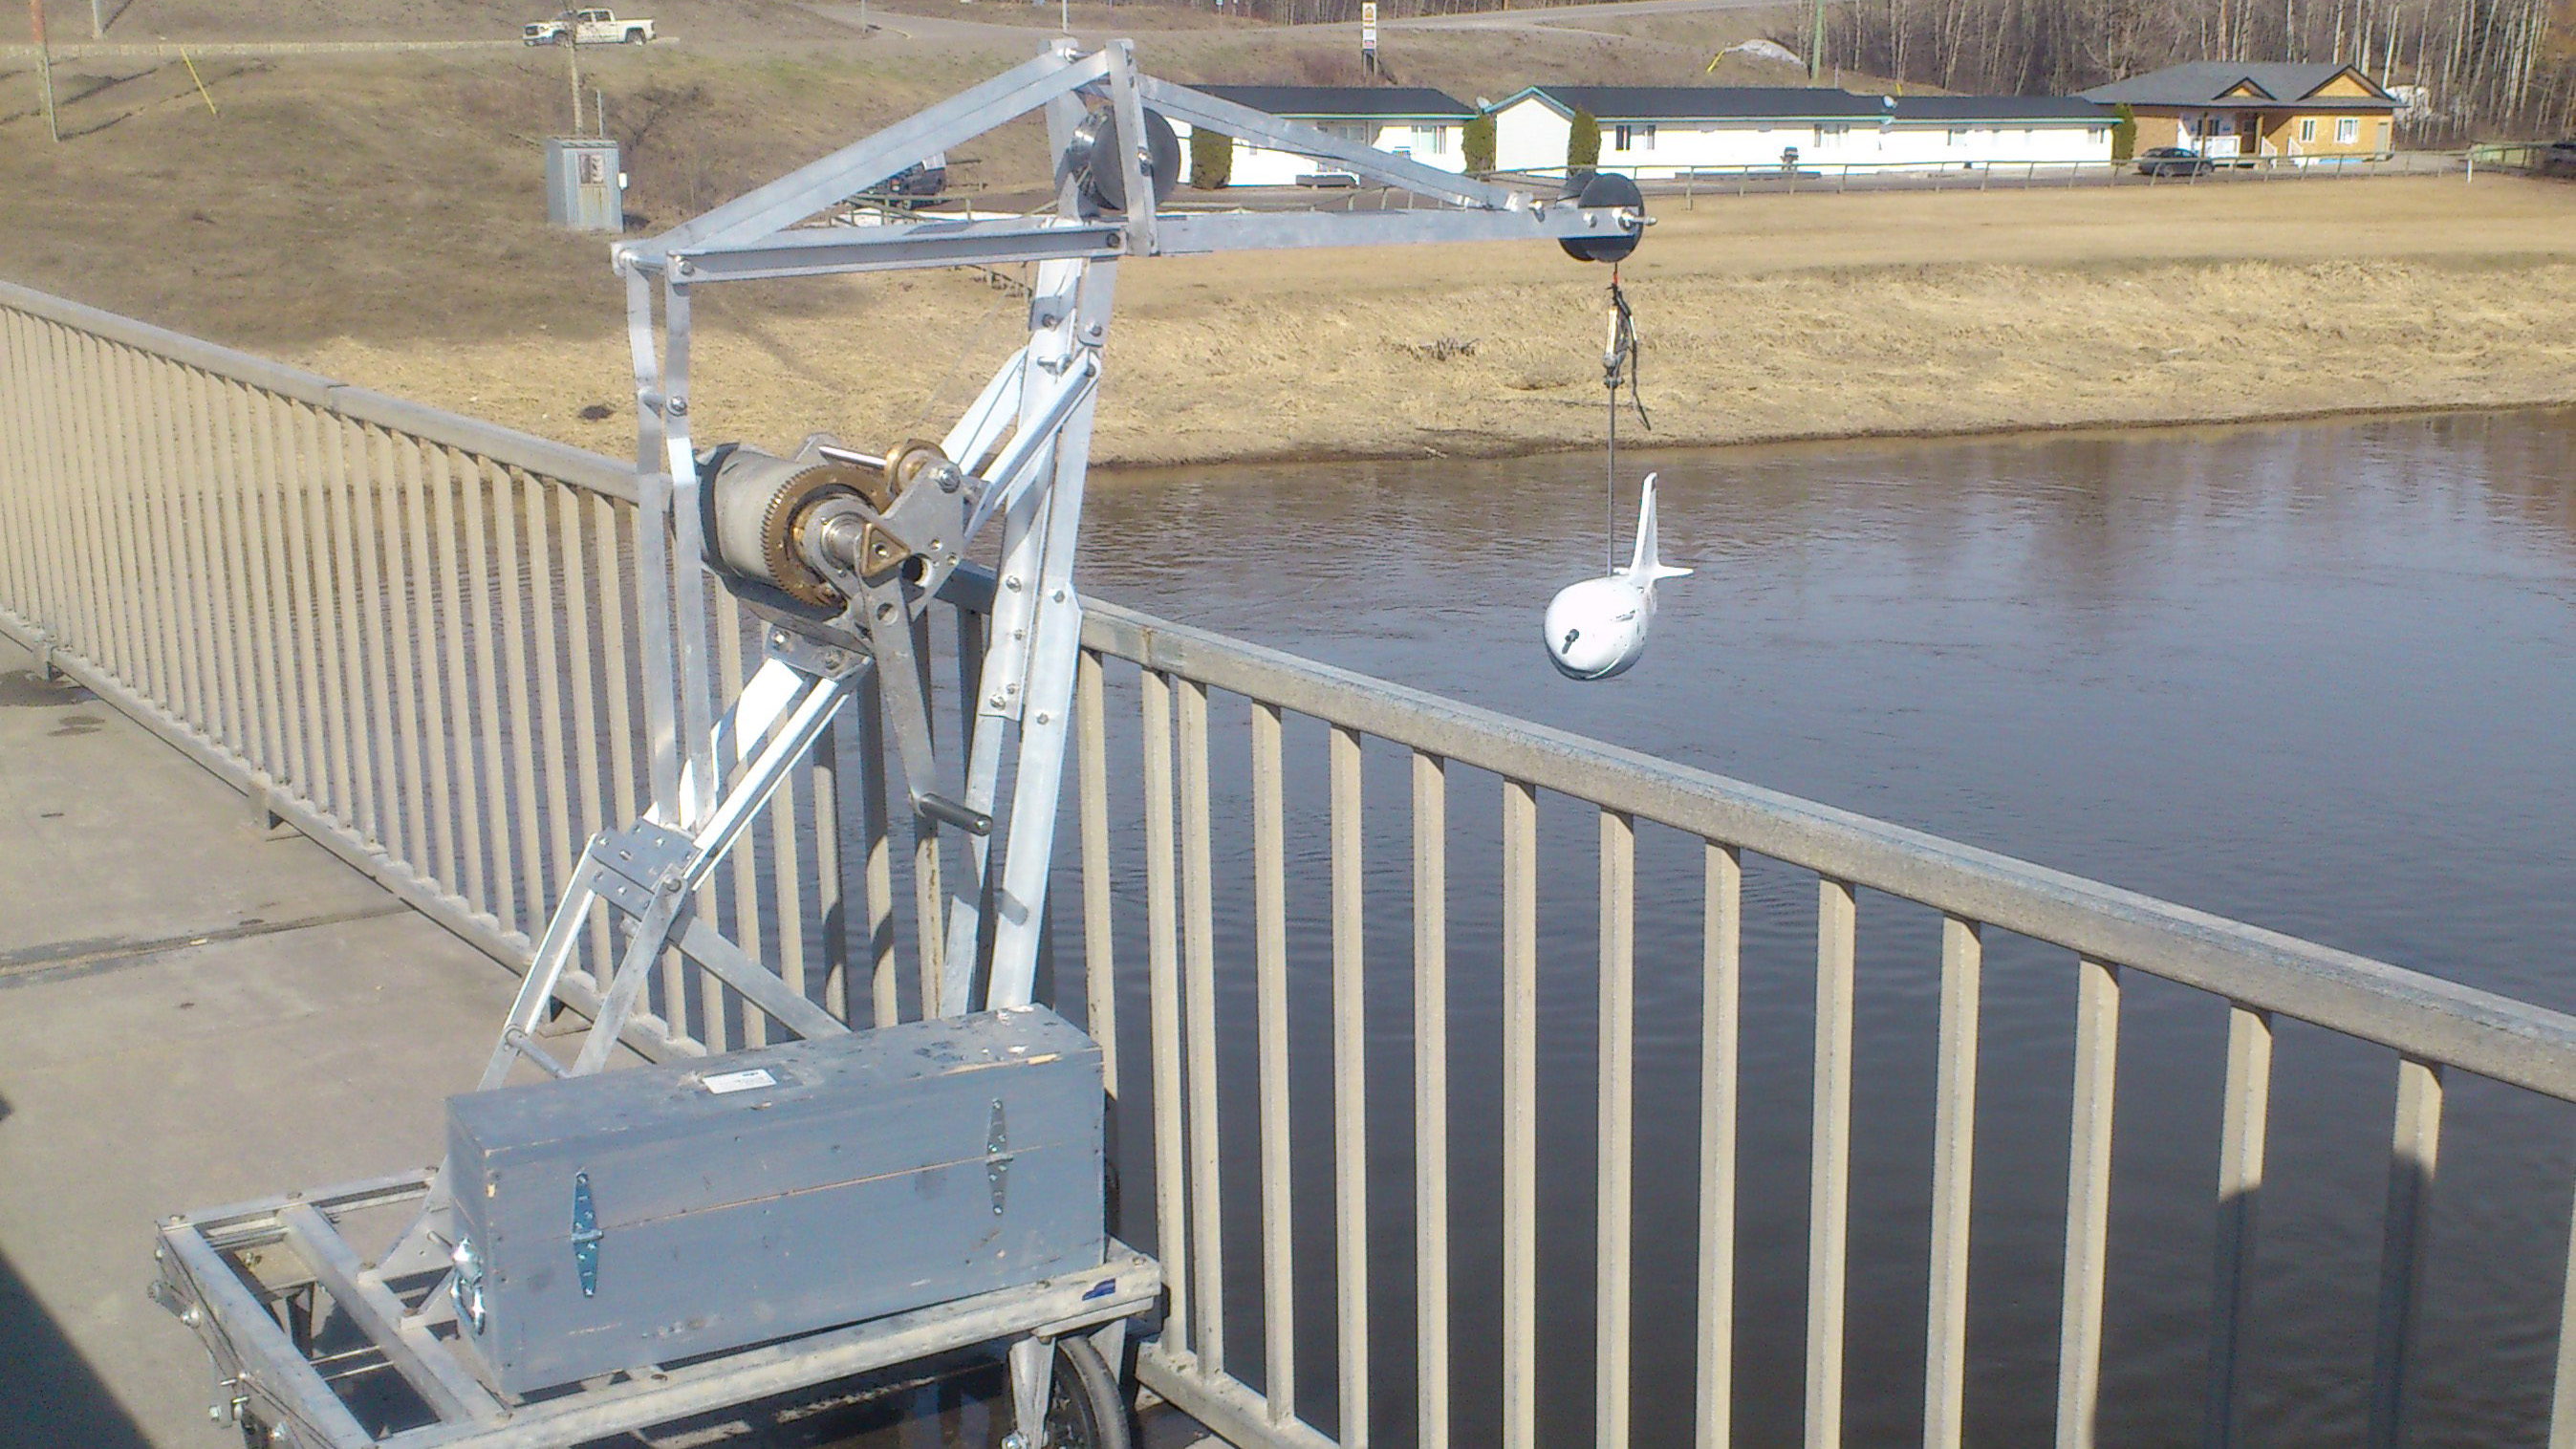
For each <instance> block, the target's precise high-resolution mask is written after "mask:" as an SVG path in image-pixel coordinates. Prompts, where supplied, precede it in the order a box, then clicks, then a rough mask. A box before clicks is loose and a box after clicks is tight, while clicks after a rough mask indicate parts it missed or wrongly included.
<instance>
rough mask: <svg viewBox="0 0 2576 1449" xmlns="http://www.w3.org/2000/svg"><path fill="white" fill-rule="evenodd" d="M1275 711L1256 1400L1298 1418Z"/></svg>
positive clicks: (1265, 916) (1260, 977) (1263, 829)
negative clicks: (1258, 1386) (1259, 1357)
mask: <svg viewBox="0 0 2576 1449" xmlns="http://www.w3.org/2000/svg"><path fill="white" fill-rule="evenodd" d="M1280 734H1281V730H1280V721H1279V707H1278V706H1277V705H1271V704H1261V703H1255V704H1254V705H1253V706H1252V941H1253V994H1254V1003H1253V1010H1254V1012H1255V1014H1256V1018H1257V1029H1258V1031H1259V1033H1260V1041H1261V1046H1260V1057H1259V1070H1260V1079H1261V1087H1260V1091H1261V1346H1262V1360H1263V1362H1262V1368H1263V1380H1264V1381H1263V1383H1262V1396H1263V1398H1264V1400H1265V1401H1266V1404H1265V1406H1266V1407H1267V1408H1268V1409H1269V1411H1270V1422H1272V1423H1273V1424H1282V1423H1286V1422H1287V1421H1288V1420H1290V1419H1293V1418H1295V1417H1296V1414H1297V1306H1296V1305H1297V1300H1296V1285H1297V1274H1296V1238H1295V1201H1296V1199H1295V1195H1294V1181H1295V1176H1294V1172H1293V1163H1292V1162H1291V1158H1290V1147H1291V1136H1290V1134H1291V1130H1292V1129H1291V1126H1290V1122H1291V1118H1290V1113H1289V1099H1288V1092H1289V1079H1288V886H1287V823H1286V817H1287V812H1286V808H1285V805H1284V802H1283V793H1284V786H1285V780H1286V776H1287V767H1286V763H1285V761H1284V759H1283V758H1282V756H1283V753H1284V751H1283V749H1282V742H1281V739H1280Z"/></svg>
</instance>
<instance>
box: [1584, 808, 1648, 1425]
mask: <svg viewBox="0 0 2576 1449" xmlns="http://www.w3.org/2000/svg"><path fill="white" fill-rule="evenodd" d="M1600 893H1601V902H1600V904H1601V925H1600V931H1601V942H1600V945H1601V980H1600V991H1601V1002H1600V1011H1601V1019H1600V1030H1601V1061H1600V1074H1599V1083H1598V1088H1597V1090H1598V1092H1599V1097H1600V1100H1599V1104H1598V1106H1599V1112H1600V1117H1599V1137H1600V1140H1599V1146H1598V1154H1599V1158H1600V1161H1599V1164H1598V1180H1597V1184H1596V1196H1595V1199H1594V1201H1595V1202H1596V1204H1597V1205H1598V1224H1599V1226H1598V1239H1597V1245H1596V1247H1595V1248H1594V1251H1593V1259H1594V1263H1593V1267H1594V1279H1595V1281H1594V1297H1593V1303H1594V1315H1593V1316H1594V1334H1595V1338H1594V1401H1595V1402H1594V1413H1593V1436H1592V1437H1593V1442H1594V1443H1596V1444H1603V1445H1624V1444H1626V1443H1627V1442H1628V1394H1629V1385H1628V1379H1629V1359H1628V1339H1629V1333H1630V1329H1631V1324H1630V1311H1631V1296H1632V1289H1633V1284H1632V1281H1631V1279H1632V1275H1633V1274H1634V1272H1635V1267H1634V1263H1633V1261H1632V1259H1633V1248H1632V1237H1633V1233H1634V1229H1635V1225H1634V1222H1633V1220H1632V1213H1633V1204H1632V1197H1633V1189H1634V1183H1635V1162H1634V1156H1635V1151H1636V1127H1637V1104H1636V1095H1635V1094H1636V1055H1637V1040H1636V1039H1637V983H1636V969H1637V899H1636V897H1637V826H1636V822H1635V821H1634V820H1632V819H1630V818H1629V817H1628V816H1626V815H1623V814H1620V813H1619V812H1618V811H1615V810H1604V811H1602V812H1601V876H1600Z"/></svg>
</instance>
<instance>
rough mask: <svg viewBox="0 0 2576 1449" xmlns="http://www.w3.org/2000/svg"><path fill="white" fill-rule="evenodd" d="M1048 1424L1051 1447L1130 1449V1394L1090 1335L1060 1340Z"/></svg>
mask: <svg viewBox="0 0 2576 1449" xmlns="http://www.w3.org/2000/svg"><path fill="white" fill-rule="evenodd" d="M1046 1427H1047V1449H1129V1443H1130V1441H1129V1438H1128V1434H1127V1396H1126V1395H1125V1394H1124V1393H1122V1392H1120V1390H1119V1387H1118V1376H1117V1375H1116V1374H1113V1373H1111V1372H1110V1371H1109V1365H1108V1364H1107V1363H1106V1362H1104V1361H1103V1360H1102V1359H1101V1357H1100V1350H1098V1349H1096V1348H1094V1347H1092V1346H1091V1340H1090V1339H1087V1338H1059V1339H1057V1340H1056V1341H1055V1385H1054V1387H1053V1388H1052V1389H1050V1390H1049V1391H1048V1394H1047V1416H1046Z"/></svg>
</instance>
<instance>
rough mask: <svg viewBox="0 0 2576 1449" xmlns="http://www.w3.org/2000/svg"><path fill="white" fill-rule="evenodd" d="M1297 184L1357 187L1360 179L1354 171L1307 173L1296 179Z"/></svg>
mask: <svg viewBox="0 0 2576 1449" xmlns="http://www.w3.org/2000/svg"><path fill="white" fill-rule="evenodd" d="M1297 184H1298V185H1300V186H1357V185H1359V184H1360V178H1359V173H1358V172H1356V171H1309V172H1307V173H1306V174H1305V175H1303V176H1300V177H1298V178H1297Z"/></svg>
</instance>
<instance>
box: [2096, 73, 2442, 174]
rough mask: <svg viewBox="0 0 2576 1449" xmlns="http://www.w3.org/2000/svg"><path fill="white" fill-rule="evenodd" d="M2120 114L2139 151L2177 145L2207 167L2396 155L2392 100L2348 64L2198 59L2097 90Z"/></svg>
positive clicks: (2395, 101)
mask: <svg viewBox="0 0 2576 1449" xmlns="http://www.w3.org/2000/svg"><path fill="white" fill-rule="evenodd" d="M2084 98H2085V99H2086V100H2089V101H2098V102H2101V103H2102V104H2104V105H2126V106H2127V107H2128V108H2129V110H2130V112H2131V114H2133V115H2135V116H2136V117H2137V118H2138V149H2139V150H2140V151H2142V152H2143V151H2148V150H2152V149H2154V148H2156V147H2159V146H2180V147H2184V148H2186V149H2188V150H2192V151H2197V152H2199V153H2200V154H2201V155H2203V156H2207V157H2209V158H2210V159H2212V160H2252V159H2258V158H2262V157H2279V158H2284V159H2288V160H2290V161H2291V162H2293V163H2294V164H2301V165H2306V164H2313V163H2314V162H2317V161H2319V160H2325V161H2350V160H2368V159H2372V158H2375V157H2380V156H2385V155H2387V154H2389V152H2391V151H2392V150H2394V149H2396V140H2395V135H2394V132H2395V129H2396V116H2397V112H2398V110H2399V108H2400V102H2399V101H2398V99H2397V97H2395V96H2394V95H2391V94H2390V93H2389V92H2388V91H2387V89H2386V88H2384V87H2382V86H2381V85H2380V84H2379V83H2378V82H2377V81H2374V80H2372V79H2371V78H2370V77H2368V76H2366V75H2364V74H2362V73H2361V72H2360V71H2359V70H2358V69H2356V68H2354V67H2352V66H2349V65H2335V64H2331V63H2325V62H2293V61H2233V60H2204V61H2193V62H2191V63H2189V64H2186V65H2170V66H2167V67H2165V68H2164V69H2163V70H2158V71H2149V72H2148V73H2146V74H2145V75H2136V76H2131V77H2129V78H2128V79H2126V80H2118V81H2113V82H2111V83H2110V84H2109V85H2102V86H2095V87H2094V88H2093V89H2091V90H2089V91H2086V92H2084Z"/></svg>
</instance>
